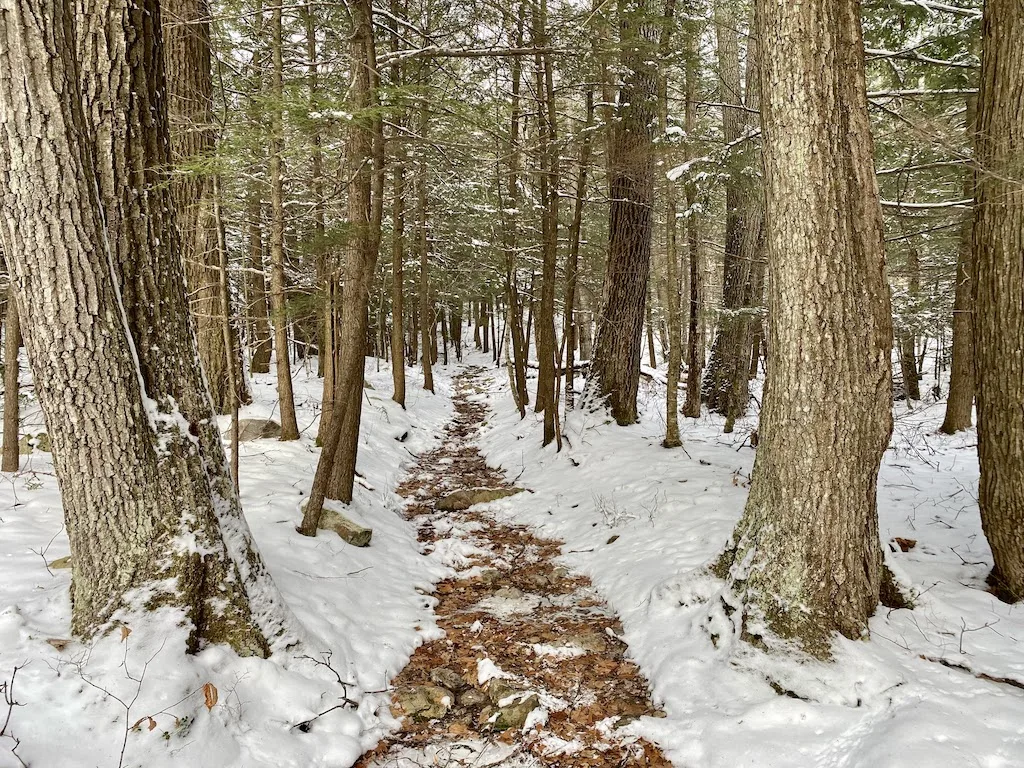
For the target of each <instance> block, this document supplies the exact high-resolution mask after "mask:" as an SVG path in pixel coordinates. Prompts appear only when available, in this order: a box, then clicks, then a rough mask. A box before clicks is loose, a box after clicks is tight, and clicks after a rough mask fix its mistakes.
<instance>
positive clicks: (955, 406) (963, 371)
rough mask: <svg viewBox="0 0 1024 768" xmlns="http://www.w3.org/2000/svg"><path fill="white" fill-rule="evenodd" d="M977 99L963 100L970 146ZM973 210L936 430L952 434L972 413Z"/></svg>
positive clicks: (969, 176)
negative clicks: (943, 413)
mask: <svg viewBox="0 0 1024 768" xmlns="http://www.w3.org/2000/svg"><path fill="white" fill-rule="evenodd" d="M977 111H978V99H977V96H974V95H971V96H968V97H967V113H966V117H965V120H964V127H965V131H966V133H967V142H968V145H969V146H971V147H973V146H974V130H975V127H976V122H977ZM973 197H974V169H973V168H967V169H966V170H965V171H964V187H963V198H964V199H965V200H969V199H972V198H973ZM973 229H974V209H973V208H970V209H968V210H967V211H966V212H965V215H964V221H963V223H962V224H961V225H960V251H959V253H958V254H957V260H956V295H955V297H954V299H953V355H952V357H953V359H952V364H951V367H950V372H949V395H948V397H947V399H946V416H945V418H944V419H943V421H942V426H941V427H940V428H939V429H940V431H942V432H945V433H946V434H947V435H952V434H955V433H956V432H959V431H960V430H963V429H968V428H969V427H970V426H971V416H972V412H973V410H974V301H973V298H972V295H971V294H972V293H973V289H974V279H973V272H974V247H973V242H972V231H973Z"/></svg>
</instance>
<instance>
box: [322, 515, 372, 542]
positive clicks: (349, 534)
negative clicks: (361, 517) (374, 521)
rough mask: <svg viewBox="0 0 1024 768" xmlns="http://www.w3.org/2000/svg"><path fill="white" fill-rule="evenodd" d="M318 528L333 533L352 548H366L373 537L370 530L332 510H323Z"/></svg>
mask: <svg viewBox="0 0 1024 768" xmlns="http://www.w3.org/2000/svg"><path fill="white" fill-rule="evenodd" d="M319 528H320V530H321V531H334V532H335V533H336V534H338V535H339V536H341V538H342V539H344V540H345V541H347V542H348V543H349V544H351V545H352V546H353V547H367V546H369V545H370V539H371V538H372V537H373V529H372V528H364V527H363V526H361V525H359V523H355V522H353V521H351V520H349V519H348V518H347V517H345V516H344V515H343V514H341V513H340V512H335V511H334V510H333V509H325V510H324V511H323V513H322V514H321V515H320V526H319Z"/></svg>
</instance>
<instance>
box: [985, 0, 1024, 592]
mask: <svg viewBox="0 0 1024 768" xmlns="http://www.w3.org/2000/svg"><path fill="white" fill-rule="evenodd" d="M981 62H982V63H981V90H980V93H979V95H978V132H977V161H978V172H977V210H976V211H975V223H974V258H975V262H976V269H977V272H976V277H975V280H976V282H975V286H974V301H975V307H976V313H975V318H974V339H975V370H976V372H977V388H978V458H979V461H980V465H981V480H980V483H979V486H978V503H979V507H980V509H981V522H982V526H983V527H984V529H985V536H986V537H987V538H988V542H989V545H990V546H991V547H992V556H993V558H994V560H995V568H994V569H993V571H992V574H991V577H990V583H991V584H992V586H993V588H994V589H995V590H996V591H997V593H998V594H1000V595H1001V596H1002V597H1004V598H1005V599H1007V600H1010V601H1014V602H1015V601H1018V600H1022V599H1024V100H1022V98H1021V82H1022V79H1024V5H1022V4H1021V3H1020V2H1018V1H1017V0H987V2H986V3H985V21H984V33H983V38H982V58H981Z"/></svg>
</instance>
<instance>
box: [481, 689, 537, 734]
mask: <svg viewBox="0 0 1024 768" xmlns="http://www.w3.org/2000/svg"><path fill="white" fill-rule="evenodd" d="M539 706H540V699H539V698H537V694H535V693H531V694H530V695H529V696H527V697H526V698H525V699H522V700H521V701H517V702H514V703H512V704H509V705H508V706H507V707H499V708H498V717H497V718H495V720H494V722H493V723H492V724H491V727H492V728H494V730H496V731H507V730H508V729H510V728H515V729H519V728H522V727H523V726H524V725H526V718H528V717H529V716H530V713H531V712H533V710H535V709H537V707H539Z"/></svg>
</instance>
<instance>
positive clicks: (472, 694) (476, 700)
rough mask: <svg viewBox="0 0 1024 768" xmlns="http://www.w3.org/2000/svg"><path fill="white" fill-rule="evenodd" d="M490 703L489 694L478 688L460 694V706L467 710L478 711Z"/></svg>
mask: <svg viewBox="0 0 1024 768" xmlns="http://www.w3.org/2000/svg"><path fill="white" fill-rule="evenodd" d="M489 701H490V699H488V698H487V694H486V693H484V692H483V691H481V690H479V689H478V688H468V689H466V690H465V691H463V692H462V693H460V694H459V706H462V707H465V708H466V709H478V708H480V707H482V706H484V705H485V704H487V703H488V702H489Z"/></svg>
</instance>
